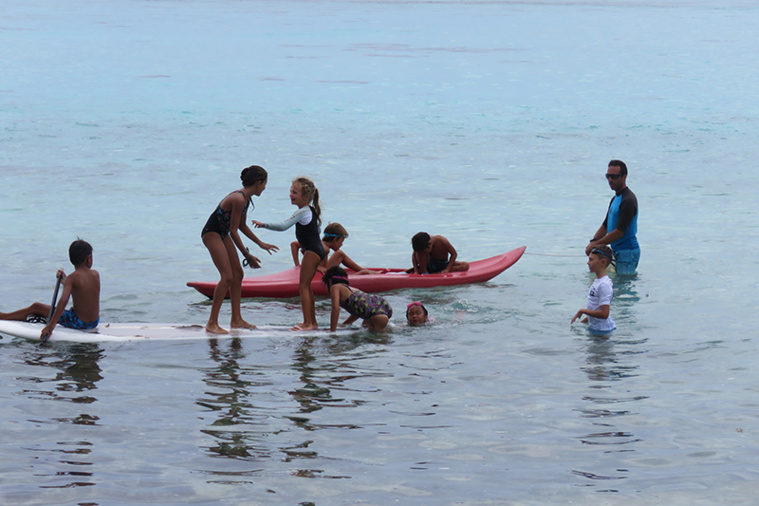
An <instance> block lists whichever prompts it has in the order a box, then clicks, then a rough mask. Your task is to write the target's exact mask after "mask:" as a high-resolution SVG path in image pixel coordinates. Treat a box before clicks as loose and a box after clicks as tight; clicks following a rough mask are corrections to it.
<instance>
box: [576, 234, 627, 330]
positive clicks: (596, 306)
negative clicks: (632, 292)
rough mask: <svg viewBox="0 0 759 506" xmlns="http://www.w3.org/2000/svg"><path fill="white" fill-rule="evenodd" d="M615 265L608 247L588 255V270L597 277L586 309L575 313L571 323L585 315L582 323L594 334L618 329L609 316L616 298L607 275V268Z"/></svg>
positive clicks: (601, 247) (589, 293) (612, 285)
mask: <svg viewBox="0 0 759 506" xmlns="http://www.w3.org/2000/svg"><path fill="white" fill-rule="evenodd" d="M610 264H614V260H613V259H612V251H611V248H609V247H608V246H598V247H596V248H593V249H592V250H591V251H590V253H589V254H588V269H590V272H592V273H593V274H595V275H596V279H595V280H594V281H593V285H592V286H591V287H590V291H589V292H588V302H587V304H586V306H585V308H583V309H580V310H578V311H577V313H575V315H574V317H573V318H572V321H571V322H570V324H571V323H574V322H575V320H576V319H578V318H580V317H581V316H583V315H585V317H586V318H585V319H583V320H582V323H587V324H588V330H590V332H592V333H593V334H608V333H610V332H611V331H613V330H614V329H616V328H617V326H616V324H615V323H614V320H612V319H611V316H609V307H610V305H611V300H612V299H613V298H614V283H612V281H611V278H609V276H607V275H606V268H607V267H608V266H609V265H610Z"/></svg>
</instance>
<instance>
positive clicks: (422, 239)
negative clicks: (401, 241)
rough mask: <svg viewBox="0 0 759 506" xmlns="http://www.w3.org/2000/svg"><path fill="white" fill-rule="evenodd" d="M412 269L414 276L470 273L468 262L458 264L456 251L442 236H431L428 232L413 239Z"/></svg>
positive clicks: (421, 233) (420, 233)
mask: <svg viewBox="0 0 759 506" xmlns="http://www.w3.org/2000/svg"><path fill="white" fill-rule="evenodd" d="M411 247H412V248H413V249H414V253H412V254H411V265H412V267H411V269H409V271H408V272H413V273H414V274H435V273H437V272H442V273H446V272H459V271H468V270H469V263H468V262H457V261H456V257H457V256H458V254H457V253H456V249H455V248H454V247H453V245H452V244H451V243H450V241H449V240H448V239H446V238H445V237H443V236H442V235H433V236H430V234H428V233H427V232H419V233H417V234H415V235H414V237H412V238H411Z"/></svg>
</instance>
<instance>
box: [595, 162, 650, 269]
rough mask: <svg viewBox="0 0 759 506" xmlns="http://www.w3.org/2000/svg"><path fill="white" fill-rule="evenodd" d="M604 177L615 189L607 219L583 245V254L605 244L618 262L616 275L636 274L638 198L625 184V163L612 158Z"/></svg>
mask: <svg viewBox="0 0 759 506" xmlns="http://www.w3.org/2000/svg"><path fill="white" fill-rule="evenodd" d="M606 180H607V181H608V182H609V187H610V188H611V189H612V190H613V191H614V193H615V195H614V198H612V199H611V203H610V204H609V210H608V211H607V212H606V218H605V219H604V222H603V224H601V226H600V227H599V229H598V231H597V232H596V233H595V234H594V235H593V238H592V239H591V240H590V243H589V244H588V246H587V247H586V248H585V254H586V255H587V254H589V253H590V251H591V250H592V249H593V248H595V247H596V246H601V245H604V244H608V245H609V246H611V248H612V250H613V251H614V257H615V259H616V261H617V274H635V269H636V268H637V267H638V260H639V259H640V246H639V245H638V238H637V237H636V234H637V233H638V199H637V198H636V197H635V194H634V193H633V192H632V190H630V188H628V187H627V165H625V162H623V161H621V160H612V161H610V162H609V167H608V169H607V170H606Z"/></svg>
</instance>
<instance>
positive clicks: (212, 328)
mask: <svg viewBox="0 0 759 506" xmlns="http://www.w3.org/2000/svg"><path fill="white" fill-rule="evenodd" d="M206 332H208V333H209V334H229V331H228V330H224V329H223V328H221V327H219V326H218V325H211V324H210V323H209V324H208V325H206Z"/></svg>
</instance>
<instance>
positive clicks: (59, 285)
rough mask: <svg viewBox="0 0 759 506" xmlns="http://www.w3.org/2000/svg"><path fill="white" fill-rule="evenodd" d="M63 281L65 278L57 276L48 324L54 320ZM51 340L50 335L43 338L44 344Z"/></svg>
mask: <svg viewBox="0 0 759 506" xmlns="http://www.w3.org/2000/svg"><path fill="white" fill-rule="evenodd" d="M61 281H63V276H62V275H61V274H59V275H58V276H56V281H55V291H54V292H53V302H51V303H50V314H49V315H48V316H47V322H48V324H49V323H50V321H51V320H52V319H53V314H54V313H55V301H56V300H58V289H59V288H60V287H61ZM49 338H50V334H47V335H44V336H42V342H43V343H46V342H47V340H48V339H49Z"/></svg>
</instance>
